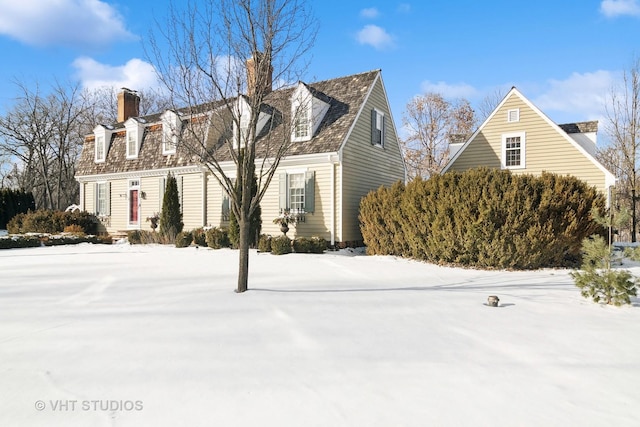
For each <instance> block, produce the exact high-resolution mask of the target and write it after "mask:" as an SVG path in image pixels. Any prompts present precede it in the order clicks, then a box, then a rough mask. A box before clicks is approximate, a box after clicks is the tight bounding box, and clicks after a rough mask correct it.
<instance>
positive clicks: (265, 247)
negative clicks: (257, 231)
mask: <svg viewBox="0 0 640 427" xmlns="http://www.w3.org/2000/svg"><path fill="white" fill-rule="evenodd" d="M258 251H260V252H271V236H269V235H268V234H261V235H260V239H258Z"/></svg>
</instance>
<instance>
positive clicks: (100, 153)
mask: <svg viewBox="0 0 640 427" xmlns="http://www.w3.org/2000/svg"><path fill="white" fill-rule="evenodd" d="M105 151H106V150H105V147H104V136H96V162H104V159H105V155H104V154H105Z"/></svg>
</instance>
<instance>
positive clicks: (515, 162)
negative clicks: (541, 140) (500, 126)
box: [502, 132, 525, 169]
mask: <svg viewBox="0 0 640 427" xmlns="http://www.w3.org/2000/svg"><path fill="white" fill-rule="evenodd" d="M502 167H503V168H506V169H523V168H525V133H524V132H519V133H511V134H505V135H502Z"/></svg>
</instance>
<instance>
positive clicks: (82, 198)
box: [79, 181, 86, 212]
mask: <svg viewBox="0 0 640 427" xmlns="http://www.w3.org/2000/svg"><path fill="white" fill-rule="evenodd" d="M79 197H80V202H79V203H80V211H81V212H84V211H85V210H86V209H85V208H84V182H82V181H81V182H80V195H79Z"/></svg>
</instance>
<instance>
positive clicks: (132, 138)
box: [127, 127, 138, 159]
mask: <svg viewBox="0 0 640 427" xmlns="http://www.w3.org/2000/svg"><path fill="white" fill-rule="evenodd" d="M137 157H138V128H137V127H133V128H131V129H127V159H136V158H137Z"/></svg>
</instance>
